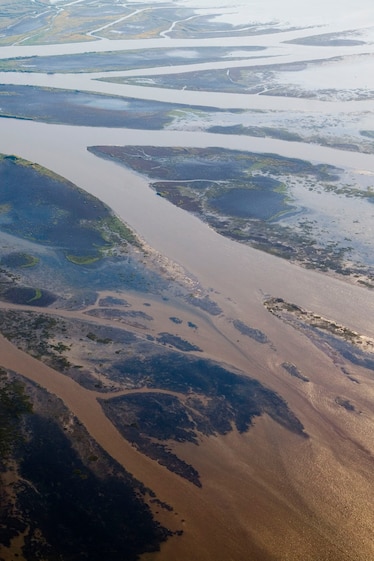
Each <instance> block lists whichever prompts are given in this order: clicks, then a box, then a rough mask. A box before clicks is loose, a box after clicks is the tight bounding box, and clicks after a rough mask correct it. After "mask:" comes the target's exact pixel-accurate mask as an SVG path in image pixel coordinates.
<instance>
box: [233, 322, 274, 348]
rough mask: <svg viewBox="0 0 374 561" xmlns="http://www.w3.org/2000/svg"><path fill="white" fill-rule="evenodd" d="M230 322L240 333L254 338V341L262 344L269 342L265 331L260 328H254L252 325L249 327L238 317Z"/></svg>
mask: <svg viewBox="0 0 374 561" xmlns="http://www.w3.org/2000/svg"><path fill="white" fill-rule="evenodd" d="M232 323H233V325H234V327H235V329H237V330H238V331H240V333H241V334H242V335H246V336H247V337H250V338H251V339H254V340H255V341H257V343H262V344H264V343H270V340H269V339H268V337H267V336H266V335H265V333H263V332H262V331H260V329H255V328H254V327H250V326H249V325H246V324H245V323H243V322H242V321H240V320H239V319H234V321H233V322H232Z"/></svg>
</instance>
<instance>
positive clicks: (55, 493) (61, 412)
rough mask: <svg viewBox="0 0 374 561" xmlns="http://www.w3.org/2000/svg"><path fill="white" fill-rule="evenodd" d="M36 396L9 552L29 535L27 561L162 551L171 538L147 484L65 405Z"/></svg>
mask: <svg viewBox="0 0 374 561" xmlns="http://www.w3.org/2000/svg"><path fill="white" fill-rule="evenodd" d="M14 383H15V382H13V384H14ZM17 383H19V382H17ZM19 387H22V388H23V385H21V386H19ZM17 391H18V390H17ZM28 393H31V394H32V402H33V403H34V414H32V415H28V417H27V419H26V423H24V425H23V431H22V433H23V440H18V441H17V442H16V445H15V449H14V452H13V455H12V460H13V462H15V464H16V466H17V468H16V470H17V474H18V475H19V477H20V479H19V480H18V482H17V483H16V484H14V486H13V494H14V498H12V499H10V497H8V495H7V494H4V493H3V496H2V499H3V500H2V508H1V509H0V524H1V528H2V529H1V532H0V539H1V542H0V543H1V547H2V551H4V552H5V551H6V549H5V548H8V547H9V546H10V544H11V540H12V539H13V538H15V537H17V536H20V535H22V534H24V537H23V546H22V554H23V558H24V559H25V561H34V560H35V559H45V560H46V561H54V560H56V559H59V560H60V561H73V560H75V559H77V556H79V558H80V559H90V560H92V561H95V560H96V561H99V560H100V561H101V560H102V559H103V558H105V559H111V560H116V559H118V560H121V561H123V560H125V559H126V561H135V560H136V559H138V556H139V555H140V554H141V553H144V552H147V551H156V550H158V549H159V544H160V543H161V542H162V541H163V540H165V539H166V538H167V536H168V535H169V534H170V532H168V530H166V528H163V527H161V526H160V525H159V524H158V523H156V522H155V521H154V520H153V518H152V515H151V512H150V510H149V508H148V507H147V506H146V504H145V502H144V501H145V498H146V494H147V490H146V489H145V488H144V486H143V485H142V484H141V483H139V482H138V481H136V480H135V479H134V478H133V477H132V476H131V475H130V474H128V473H127V472H126V471H125V470H123V469H122V468H121V467H120V466H119V465H118V464H116V463H115V462H114V461H113V460H112V459H111V458H110V457H109V456H107V455H106V453H105V452H103V450H102V449H101V448H100V447H99V446H98V445H97V444H96V443H95V442H94V441H93V440H92V439H91V438H90V437H89V435H88V434H87V433H86V431H85V429H83V427H82V426H81V425H80V424H79V423H78V422H77V420H76V419H74V417H72V416H71V415H70V414H69V413H68V412H67V410H66V409H65V408H64V406H63V405H62V403H61V402H60V401H59V400H57V399H56V398H55V397H53V396H51V395H49V394H47V393H46V392H44V391H43V390H41V389H39V388H37V387H35V386H33V385H31V384H28ZM67 425H69V429H67V428H66V427H67ZM64 426H65V428H64V429H63V428H62V427H64ZM3 469H4V470H5V469H6V466H3ZM13 469H14V464H13ZM21 543H22V541H21ZM3 548H4V549H3Z"/></svg>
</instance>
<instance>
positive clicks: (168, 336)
mask: <svg viewBox="0 0 374 561" xmlns="http://www.w3.org/2000/svg"><path fill="white" fill-rule="evenodd" d="M156 340H157V341H158V342H159V343H162V344H163V345H169V346H171V347H174V348H175V349H178V351H184V352H189V351H195V352H196V351H202V349H200V347H198V346H197V345H193V344H192V343H190V342H189V341H187V340H186V339H182V338H181V337H178V335H173V334H172V333H166V332H165V333H159V334H158V337H157V339H156Z"/></svg>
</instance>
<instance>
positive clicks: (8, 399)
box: [0, 367, 32, 535]
mask: <svg viewBox="0 0 374 561" xmlns="http://www.w3.org/2000/svg"><path fill="white" fill-rule="evenodd" d="M31 412H32V404H31V402H30V400H29V398H28V396H27V394H26V393H25V391H24V386H23V384H22V383H21V382H20V381H19V380H16V379H15V378H12V377H10V376H9V374H8V372H7V371H6V370H4V369H3V368H1V367H0V469H1V467H3V461H4V460H5V459H6V458H7V457H8V456H9V455H10V454H11V452H12V451H13V448H14V446H15V445H16V444H17V443H18V442H19V440H20V439H21V437H22V418H23V416H24V415H26V414H27V413H31ZM0 489H1V487H0ZM0 511H1V509H0ZM0 535H1V534H0Z"/></svg>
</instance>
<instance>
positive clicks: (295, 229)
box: [89, 146, 374, 287]
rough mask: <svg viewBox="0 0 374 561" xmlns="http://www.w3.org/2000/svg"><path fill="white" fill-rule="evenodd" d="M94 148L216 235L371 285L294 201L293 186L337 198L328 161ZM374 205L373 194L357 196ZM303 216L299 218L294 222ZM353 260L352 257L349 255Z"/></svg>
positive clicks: (335, 175) (345, 248) (370, 274)
mask: <svg viewBox="0 0 374 561" xmlns="http://www.w3.org/2000/svg"><path fill="white" fill-rule="evenodd" d="M89 150H90V151H91V152H92V153H94V154H96V155H98V156H102V157H104V158H110V159H113V160H115V161H118V162H121V163H122V164H124V165H125V166H127V167H129V168H131V169H133V170H135V171H136V172H138V173H142V174H143V175H144V176H146V177H147V178H148V180H149V182H150V186H151V187H152V188H153V189H154V190H155V191H156V193H157V194H158V195H159V196H162V197H165V198H167V199H168V200H169V201H170V202H172V203H173V204H175V205H176V206H178V207H180V208H183V209H185V210H187V211H189V212H192V213H194V214H196V215H197V216H198V217H199V218H201V219H202V220H204V221H206V222H208V224H209V225H210V226H212V227H213V228H214V229H215V230H216V231H217V232H219V233H220V234H222V235H224V236H227V237H230V238H232V239H234V240H236V241H239V242H244V243H248V244H250V245H251V246H252V247H254V248H256V249H260V250H262V251H266V252H268V253H271V254H273V255H276V256H278V257H282V258H284V259H287V260H289V261H294V262H297V263H299V264H301V265H303V266H305V267H307V268H313V269H318V270H321V271H324V272H330V273H334V274H336V273H337V274H339V275H342V276H344V277H345V278H348V277H349V278H353V276H354V275H356V276H357V277H362V278H364V279H365V281H362V282H365V285H366V286H368V287H370V286H373V280H374V271H373V270H372V267H370V265H368V264H365V263H355V262H348V257H349V254H350V251H351V249H352V248H351V247H350V245H349V244H348V243H347V242H344V241H343V240H342V243H340V244H337V243H332V242H331V240H330V239H329V237H328V234H327V235H326V234H325V238H324V237H323V236H322V234H321V236H318V240H317V239H316V237H315V233H314V231H313V228H309V223H308V219H307V213H308V209H307V208H305V207H303V208H301V207H299V206H297V204H295V202H294V200H293V198H292V195H291V190H290V187H289V185H290V184H291V183H293V182H294V181H296V182H300V183H301V184H303V185H305V186H306V187H307V188H309V189H312V188H313V187H312V186H313V184H314V183H316V182H317V183H318V185H319V187H320V188H321V189H326V191H332V192H335V191H336V194H337V196H338V195H340V189H341V186H340V183H339V173H340V170H338V169H337V168H335V167H333V166H330V165H324V164H318V165H316V164H311V163H310V162H308V161H304V160H300V159H296V158H285V157H282V156H278V155H275V154H261V153H260V154H257V153H251V152H241V151H239V150H227V149H223V148H184V147H180V148H179V147H152V146H123V147H118V146H94V147H90V148H89ZM354 196H358V197H363V198H367V199H368V200H369V201H372V200H373V199H372V197H373V193H372V191H370V190H368V191H362V192H361V191H355V195H354ZM298 214H300V215H301V216H302V219H300V220H299V221H295V217H297V215H298ZM347 256H348V257H347Z"/></svg>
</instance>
